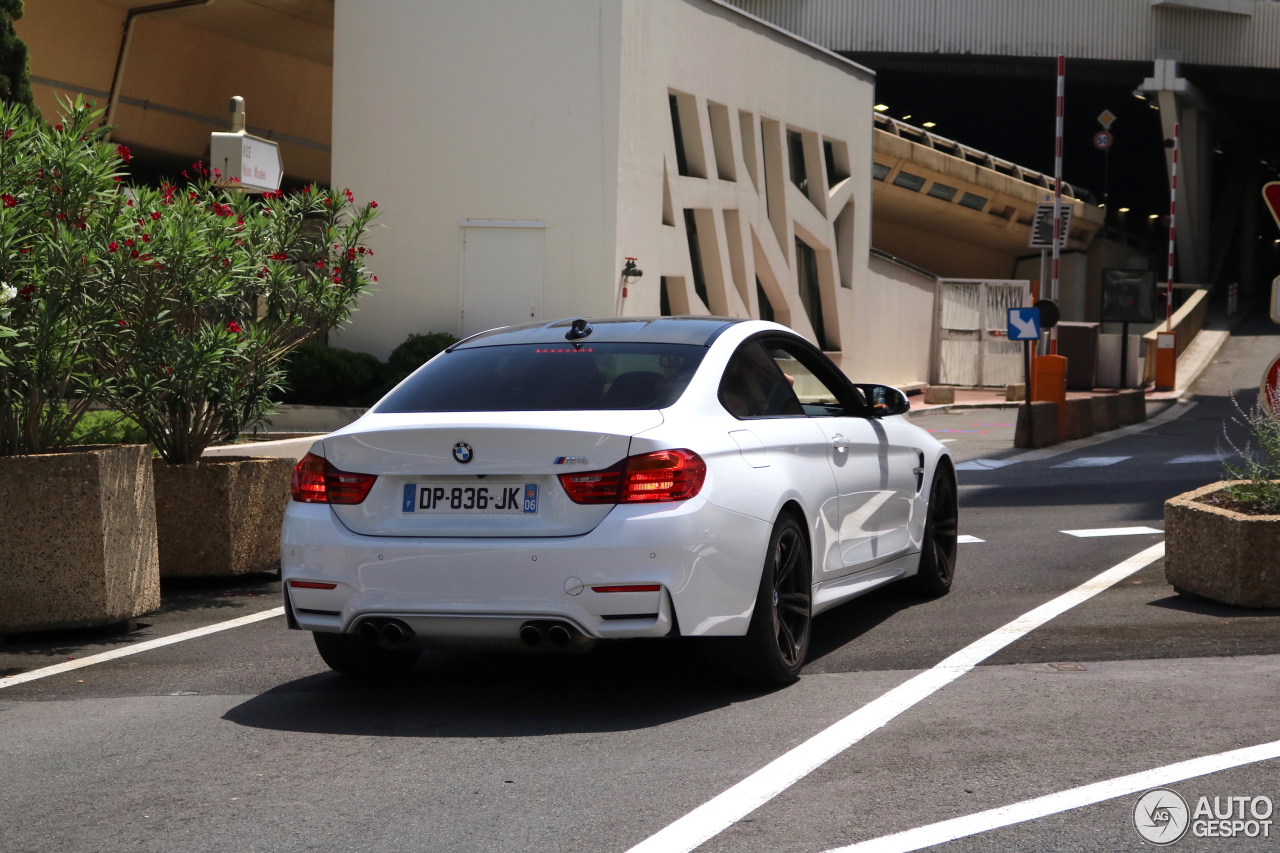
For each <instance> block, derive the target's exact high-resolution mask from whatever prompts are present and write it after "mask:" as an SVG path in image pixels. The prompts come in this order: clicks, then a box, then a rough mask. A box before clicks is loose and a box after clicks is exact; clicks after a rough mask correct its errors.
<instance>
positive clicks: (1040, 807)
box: [827, 740, 1280, 853]
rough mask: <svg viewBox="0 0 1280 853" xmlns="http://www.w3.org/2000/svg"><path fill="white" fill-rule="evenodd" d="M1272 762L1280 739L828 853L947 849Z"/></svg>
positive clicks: (906, 852)
mask: <svg viewBox="0 0 1280 853" xmlns="http://www.w3.org/2000/svg"><path fill="white" fill-rule="evenodd" d="M1272 758H1280V740H1273V741H1271V742H1270V743H1263V744H1259V745H1257V746H1247V747H1245V748H1243V749H1233V750H1231V751H1230V752H1220V753H1218V754H1217V755H1205V756H1202V757H1200V758H1192V759H1190V760H1188V761H1179V762H1178V763H1177V764H1166V765H1165V766H1164V767H1157V768H1155V769H1154V770H1144V771H1142V772H1141V773H1132V774H1130V775H1128V776H1119V777H1117V778H1115V779H1108V780H1106V781H1105V782H1094V783H1093V784H1092V785H1082V786H1080V787H1079V788H1070V789H1068V790H1066V791H1059V792H1058V793H1056V794H1046V795H1045V796H1043V797H1036V798H1035V799H1032V800H1023V801H1022V802H1020V803H1013V804H1012V805H1008V806H1000V807H999V808H994V809H988V810H987V811H985V812H978V813H977V814H971V815H966V816H965V817H957V818H952V819H951V820H944V821H941V822H939V823H931V824H929V825H928V826H921V827H917V828H916V829H908V830H906V831H905V832H897V833H894V834H893V835H884V836H881V837H880V838H872V839H871V840H869V841H860V842H858V843H857V844H850V845H849V846H847V847H837V848H834V849H832V850H828V851H827V853H909V851H911V850H920V849H923V848H925V847H932V846H934V845H935V844H945V843H946V842H948V841H955V840H956V839H957V838H967V837H968V836H970V835H977V834H978V833H981V832H989V831H990V830H993V829H999V828H1000V827H1002V826H1012V825H1013V824H1015V823H1025V822H1027V821H1029V820H1038V819H1040V818H1042V817H1048V816H1049V815H1053V814H1058V813H1059V812H1065V811H1071V810H1072V809H1079V808H1083V807H1085V806H1092V805H1095V804H1097V803H1101V802H1105V801H1107V800H1114V799H1115V798H1116V797H1123V796H1126V795H1127V794H1136V793H1138V792H1139V791H1147V790H1150V789H1152V788H1159V787H1161V786H1163V785H1172V784H1173V783H1174V782H1181V781H1183V780H1184V779H1194V778H1195V777H1197V776H1207V775H1209V774H1210V773H1219V772H1221V771H1223V770H1230V769H1231V768H1233V767H1240V766H1242V765H1245V764H1256V763H1257V762H1259V761H1267V760H1269V759H1272Z"/></svg>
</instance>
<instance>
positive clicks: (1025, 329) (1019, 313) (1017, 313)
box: [1009, 308, 1040, 341]
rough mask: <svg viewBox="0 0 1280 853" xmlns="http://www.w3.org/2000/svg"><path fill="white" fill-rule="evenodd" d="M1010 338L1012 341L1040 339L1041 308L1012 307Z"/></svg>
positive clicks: (1010, 310) (1010, 311) (1010, 312)
mask: <svg viewBox="0 0 1280 853" xmlns="http://www.w3.org/2000/svg"><path fill="white" fill-rule="evenodd" d="M1009 340H1011V341H1038V340H1040V309H1039V308H1010V309H1009Z"/></svg>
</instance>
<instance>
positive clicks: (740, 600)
mask: <svg viewBox="0 0 1280 853" xmlns="http://www.w3.org/2000/svg"><path fill="white" fill-rule="evenodd" d="M770 532H771V527H770V525H769V524H768V523H766V522H762V521H760V520H758V519H754V518H749V517H747V516H744V515H740V514H738V513H734V512H731V511H729V510H724V509H721V508H719V507H716V506H713V505H712V504H710V503H708V502H706V501H705V500H703V499H702V498H700V497H699V498H694V499H692V500H689V501H684V502H680V503H669V504H650V505H634V506H625V505H624V506H618V507H615V508H614V509H613V510H612V511H611V512H610V513H609V515H608V516H607V517H606V518H605V519H604V521H602V522H601V523H600V524H599V525H598V526H597V527H596V528H595V529H594V530H592V531H591V532H590V533H587V534H584V535H582V536H570V537H543V538H489V539H474V538H470V539H461V538H438V539H428V538H413V537H392V536H361V535H358V534H355V533H352V532H351V531H350V530H348V529H347V528H346V527H344V526H343V525H342V523H341V522H340V521H339V520H338V519H337V517H336V516H335V515H334V513H333V512H332V511H331V510H330V508H329V507H328V506H327V505H324V504H303V503H296V502H291V503H290V504H289V506H288V509H287V510H286V512H285V521H284V527H283V530H282V532H281V552H280V553H281V566H282V567H283V571H282V577H283V579H284V580H285V582H286V583H288V582H289V581H292V580H300V581H313V582H319V583H333V584H336V587H335V588H334V589H308V588H296V587H290V588H289V589H288V594H289V597H290V602H291V604H292V607H293V612H294V615H295V617H296V619H297V622H298V625H299V627H301V628H303V629H305V630H309V631H328V632H347V631H352V630H354V629H355V627H356V626H357V625H358V624H359V623H360V622H361V621H362V620H364V619H367V618H369V617H394V618H397V619H402V620H404V621H405V622H406V623H408V624H409V625H410V626H411V627H412V628H413V630H414V632H415V634H416V635H417V636H418V637H419V638H422V639H424V640H429V639H432V638H441V639H444V638H459V639H463V638H474V639H515V638H516V637H517V636H518V633H519V629H520V626H521V625H522V624H523V623H524V622H525V621H528V620H534V619H542V620H546V619H551V620H563V621H565V622H568V623H570V624H571V625H573V626H575V627H576V628H577V629H578V630H579V631H581V632H582V634H583V635H584V636H586V637H591V638H598V639H603V638H610V637H652V636H663V635H666V634H668V633H669V632H670V631H671V629H672V627H673V624H674V623H675V622H676V621H677V620H678V624H679V629H680V633H681V634H683V635H685V636H695V635H696V636H733V635H741V634H744V633H745V632H746V629H747V625H748V623H749V622H750V618H751V611H752V608H753V606H754V604H755V596H756V590H757V589H758V587H759V583H760V570H761V567H762V565H763V563H764V555H765V551H766V548H767V546H768V541H769V535H770ZM653 584H656V585H657V586H658V590H657V591H643V592H630V591H627V592H610V591H600V590H597V589H594V587H608V586H618V585H653Z"/></svg>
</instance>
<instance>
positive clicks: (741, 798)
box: [628, 542, 1164, 853]
mask: <svg viewBox="0 0 1280 853" xmlns="http://www.w3.org/2000/svg"><path fill="white" fill-rule="evenodd" d="M1163 556H1164V543H1163V542H1159V543H1157V544H1155V545H1152V546H1151V547H1150V548H1146V549H1144V550H1142V551H1140V552H1138V553H1137V554H1134V555H1133V556H1132V557H1130V558H1129V559H1127V560H1125V561H1124V562H1122V563H1119V564H1118V565H1116V566H1113V567H1112V568H1110V569H1107V570H1106V571H1105V572H1103V573H1102V574H1100V575H1097V576H1095V577H1093V578H1091V579H1090V580H1087V581H1085V582H1084V583H1082V584H1080V585H1079V586H1077V587H1075V588H1074V589H1072V590H1070V591H1068V592H1065V593H1063V594H1062V595H1060V596H1058V597H1057V598H1055V599H1053V600H1052V601H1048V602H1046V603H1044V604H1042V605H1040V606H1039V607H1037V608H1035V609H1034V610H1030V611H1028V612H1027V613H1024V614H1023V615H1022V616H1019V617H1018V618H1017V619H1015V620H1013V621H1012V622H1010V623H1008V624H1007V625H1004V626H1003V627H1000V628H997V629H996V630H994V631H992V632H991V633H990V634H987V635H986V636H985V637H982V638H981V639H979V640H976V641H974V642H972V643H970V644H969V645H967V646H965V647H964V648H963V649H961V650H960V651H958V652H956V653H955V654H953V655H951V656H950V657H948V658H946V659H945V660H943V661H942V662H940V663H939V664H937V665H936V666H934V667H933V668H932V669H927V670H925V671H924V672H922V673H920V674H919V675H916V676H914V677H913V678H910V679H908V680H907V681H905V682H903V683H902V684H900V685H898V686H897V687H895V688H893V689H892V690H890V691H889V692H887V693H885V694H884V695H882V696H880V697H879V698H877V699H873V700H872V701H870V702H868V703H867V704H866V705H863V706H862V707H861V708H859V709H858V710H856V711H854V712H853V713H852V714H849V715H848V716H847V717H845V718H844V719H842V720H839V721H838V722H836V723H833V724H832V725H830V726H828V727H827V728H826V729H824V730H822V731H821V732H819V733H818V734H816V735H814V736H813V737H811V738H809V739H808V740H807V741H805V742H804V743H802V744H800V745H799V746H797V747H795V748H794V749H792V750H791V751H789V752H787V753H785V754H783V755H781V756H780V757H778V758H775V759H774V760H773V761H771V762H769V763H768V764H766V765H765V766H764V767H762V768H760V769H759V770H757V771H756V772H755V773H752V774H751V775H750V776H748V777H747V778H745V779H743V780H742V781H741V782H739V783H737V784H736V785H734V786H733V787H731V788H729V789H728V790H726V791H724V792H723V793H721V794H718V795H716V796H715V797H712V798H711V799H710V800H708V801H707V802H705V803H703V804H702V805H701V806H698V807H697V808H696V809H694V810H693V811H691V812H689V813H688V814H687V815H685V816H684V817H682V818H680V819H678V820H677V821H675V822H674V823H671V824H669V825H668V826H666V827H665V828H664V829H661V830H659V831H658V832H656V833H654V834H653V835H651V836H649V837H648V838H646V839H645V840H644V841H641V842H640V843H639V844H637V845H636V846H634V847H632V848H631V849H630V850H629V851H628V853H688V851H690V850H693V849H694V848H696V847H698V846H700V845H701V844H702V843H703V842H705V841H707V840H709V839H711V838H713V837H714V836H716V835H718V834H720V833H721V832H723V831H724V830H725V829H728V828H729V827H730V826H732V825H733V824H735V823H737V822H738V821H739V820H741V819H742V818H744V817H746V816H747V815H749V814H751V812H753V811H755V810H756V809H758V808H760V807H761V806H763V805H764V804H765V803H767V802H769V801H770V800H772V799H773V798H774V797H776V796H778V795H779V794H781V793H782V792H783V791H785V790H787V789H788V788H790V787H791V786H792V785H794V784H795V783H797V782H799V781H800V780H801V779H803V778H804V777H805V776H808V775H809V774H810V773H812V772H813V771H814V770H817V769H818V768H819V767H821V766H822V765H823V764H826V763H827V762H828V761H830V760H831V759H832V758H835V757H836V756H837V755H839V754H840V753H842V752H844V751H845V750H846V749H848V748H849V747H851V746H853V745H854V744H856V743H857V742H858V741H860V740H862V739H863V738H864V737H866V736H867V735H869V734H871V733H872V732H874V731H876V730H877V729H879V728H881V727H882V726H885V725H887V724H888V723H889V722H891V721H892V720H893V719H894V718H895V717H897V716H898V715H899V714H902V713H903V712H904V711H907V710H909V709H910V708H912V707H914V706H915V705H917V704H919V703H920V702H922V701H924V700H925V699H927V698H929V697H930V696H932V695H933V694H934V693H936V692H937V691H939V690H941V689H942V688H943V687H946V686H947V685H948V684H950V683H951V682H953V681H955V680H956V679H957V678H959V677H960V676H962V675H964V674H965V673H966V672H968V671H969V670H971V669H973V668H974V667H975V666H977V665H978V664H980V663H981V662H982V661H984V660H986V659H987V658H989V657H991V656H992V655H993V654H995V653H996V652H998V651H1000V650H1001V649H1003V648H1004V647H1005V646H1008V645H1009V644H1011V643H1013V642H1014V641H1016V640H1018V639H1020V638H1022V637H1024V636H1025V635H1027V634H1028V633H1030V632H1031V631H1034V630H1035V629H1036V628H1039V627H1040V626H1041V625H1043V624H1045V623H1046V622H1048V621H1049V620H1051V619H1053V618H1054V617H1055V616H1059V615H1061V614H1062V613H1065V612H1066V611H1068V610H1070V609H1071V608H1073V607H1075V606H1076V605H1078V604H1081V603H1082V602H1085V601H1088V600H1089V599H1090V598H1093V597H1094V596H1095V595H1097V594H1098V593H1100V592H1102V591H1104V590H1106V589H1108V588H1109V587H1111V586H1113V585H1115V584H1117V583H1119V582H1120V581H1122V580H1124V579H1125V578H1127V577H1129V576H1130V575H1132V574H1134V573H1135V572H1137V571H1139V570H1140V569H1143V568H1145V567H1146V566H1149V565H1150V564H1151V563H1154V562H1155V561H1156V560H1158V559H1160V558H1161V557H1163Z"/></svg>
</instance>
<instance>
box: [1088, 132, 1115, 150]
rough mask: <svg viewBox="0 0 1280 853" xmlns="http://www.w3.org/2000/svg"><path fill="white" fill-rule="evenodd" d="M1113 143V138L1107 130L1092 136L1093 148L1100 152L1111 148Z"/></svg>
mask: <svg viewBox="0 0 1280 853" xmlns="http://www.w3.org/2000/svg"><path fill="white" fill-rule="evenodd" d="M1114 141H1115V137H1114V136H1112V135H1111V131H1109V130H1100V131H1098V132H1097V133H1095V134H1094V135H1093V144H1094V147H1096V148H1098V149H1099V150H1100V151H1106V150H1107V149H1108V148H1110V147H1111V143H1112V142H1114Z"/></svg>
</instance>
